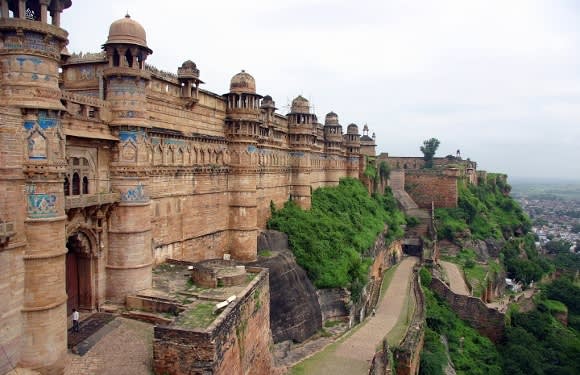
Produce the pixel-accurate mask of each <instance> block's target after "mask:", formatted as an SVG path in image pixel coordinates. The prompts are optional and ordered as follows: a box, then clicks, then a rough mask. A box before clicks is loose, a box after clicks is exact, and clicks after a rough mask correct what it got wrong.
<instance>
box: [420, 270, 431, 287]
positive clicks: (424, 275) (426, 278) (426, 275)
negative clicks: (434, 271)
mask: <svg viewBox="0 0 580 375" xmlns="http://www.w3.org/2000/svg"><path fill="white" fill-rule="evenodd" d="M419 277H421V285H423V286H424V287H427V288H428V287H429V285H431V280H432V279H433V277H432V276H431V272H429V270H428V269H427V268H425V267H422V268H421V270H420V271H419Z"/></svg>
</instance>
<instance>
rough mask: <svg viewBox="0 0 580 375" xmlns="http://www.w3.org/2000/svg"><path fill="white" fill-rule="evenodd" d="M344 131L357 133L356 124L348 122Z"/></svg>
mask: <svg viewBox="0 0 580 375" xmlns="http://www.w3.org/2000/svg"><path fill="white" fill-rule="evenodd" d="M346 133H347V134H353V135H358V126H357V125H356V124H350V125H349V126H348V127H347V128H346Z"/></svg>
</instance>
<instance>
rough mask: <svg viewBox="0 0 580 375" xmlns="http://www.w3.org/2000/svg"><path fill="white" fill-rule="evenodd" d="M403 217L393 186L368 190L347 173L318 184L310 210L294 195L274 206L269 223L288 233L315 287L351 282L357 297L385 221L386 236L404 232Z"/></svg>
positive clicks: (350, 286) (341, 284) (297, 256)
mask: <svg viewBox="0 0 580 375" xmlns="http://www.w3.org/2000/svg"><path fill="white" fill-rule="evenodd" d="M404 220H405V219H404V215H403V214H402V213H401V212H400V211H399V210H398V208H397V203H396V201H395V199H394V197H393V195H392V193H391V192H390V190H389V191H387V192H386V193H385V194H384V195H380V194H373V195H372V196H369V194H368V193H367V190H366V189H365V187H364V186H363V185H362V183H361V182H360V181H358V180H355V179H351V178H346V179H342V180H341V181H340V184H339V185H338V186H337V187H328V188H320V189H317V190H315V191H314V193H313V194H312V208H311V209H310V210H308V211H305V210H302V209H301V208H300V207H298V205H296V204H295V203H294V202H291V201H290V202H287V203H286V204H285V205H284V208H282V209H279V210H276V209H274V210H273V212H272V218H271V219H270V221H269V222H268V227H269V228H271V229H276V230H279V231H282V232H284V233H287V234H288V238H289V242H290V247H291V249H292V251H293V253H294V255H295V256H296V260H297V262H298V264H299V265H300V266H301V267H303V268H304V269H305V270H306V272H307V273H308V276H309V278H310V279H311V280H312V281H313V282H314V284H315V285H316V287H318V288H335V287H348V288H349V289H350V290H351V293H352V298H353V299H354V300H356V299H358V297H359V296H360V292H361V290H362V288H363V286H364V285H365V284H366V279H367V272H368V267H369V265H370V264H371V263H372V259H371V258H370V257H369V256H367V255H366V252H367V250H368V249H369V248H370V247H371V246H372V245H373V243H374V241H375V239H376V237H377V235H378V234H379V233H381V232H382V231H383V230H384V228H385V224H387V225H388V228H389V230H388V234H387V238H386V239H387V241H392V240H393V239H395V238H399V237H402V235H403V230H402V229H401V225H402V224H404Z"/></svg>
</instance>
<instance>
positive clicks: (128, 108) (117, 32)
mask: <svg viewBox="0 0 580 375" xmlns="http://www.w3.org/2000/svg"><path fill="white" fill-rule="evenodd" d="M103 49H104V50H105V52H106V54H107V59H108V61H109V66H108V67H107V68H106V69H105V70H104V71H103V76H104V78H105V80H106V82H107V83H106V87H107V92H106V99H107V101H109V102H110V103H111V109H112V115H113V119H112V121H111V123H110V125H111V126H138V127H144V128H145V127H148V121H147V114H146V104H147V103H146V87H147V84H148V82H149V80H150V79H151V74H150V73H149V72H148V71H146V70H145V60H147V56H149V55H150V54H151V53H153V51H152V50H151V49H150V48H149V47H148V46H147V36H146V33H145V29H144V28H143V26H141V24H139V23H138V22H137V21H135V20H133V19H131V16H129V15H128V14H127V15H126V16H125V17H124V18H121V19H120V20H117V21H115V22H113V23H112V24H111V26H110V27H109V37H108V38H107V41H106V42H105V44H103Z"/></svg>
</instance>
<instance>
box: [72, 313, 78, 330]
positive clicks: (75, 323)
mask: <svg viewBox="0 0 580 375" xmlns="http://www.w3.org/2000/svg"><path fill="white" fill-rule="evenodd" d="M72 320H73V332H78V331H79V312H78V311H77V309H73V313H72Z"/></svg>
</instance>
